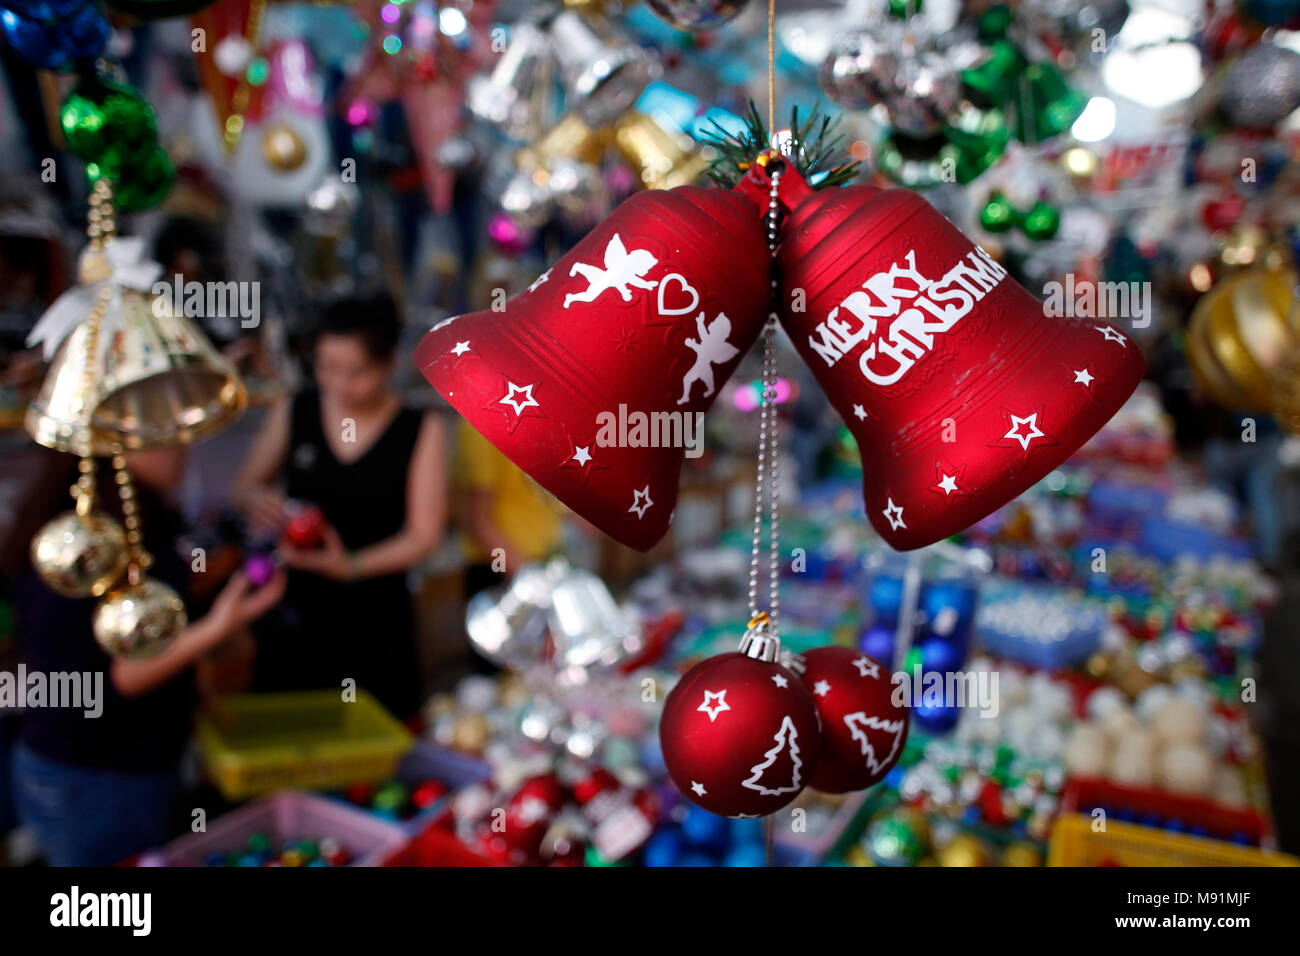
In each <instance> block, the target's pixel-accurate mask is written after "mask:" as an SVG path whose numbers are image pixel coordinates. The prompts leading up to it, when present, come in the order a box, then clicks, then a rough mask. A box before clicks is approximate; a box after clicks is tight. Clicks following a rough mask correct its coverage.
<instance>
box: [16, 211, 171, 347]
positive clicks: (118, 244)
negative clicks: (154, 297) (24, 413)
mask: <svg viewBox="0 0 1300 956" xmlns="http://www.w3.org/2000/svg"><path fill="white" fill-rule="evenodd" d="M82 255H85V252H83V253H82ZM104 258H105V259H107V260H108V264H109V266H110V267H111V268H112V272H111V273H109V276H108V278H107V279H102V280H100V281H99V282H92V283H90V284H89V285H75V286H73V287H72V288H71V289H69V290H68V291H67V292H65V293H63V295H61V296H59V297H58V298H57V299H55V300H54V304H53V305H51V306H50V307H49V308H48V309H46V310H45V314H44V315H42V316H41V317H40V319H39V320H38V321H37V323H36V325H35V326H33V327H32V331H31V334H30V335H28V336H27V346H28V348H32V347H35V346H36V345H39V344H40V343H42V342H43V343H45V357H46V358H47V359H50V358H53V357H54V353H55V352H56V351H57V350H58V348H59V345H60V344H62V342H63V340H64V339H66V338H67V337H68V336H69V335H71V334H72V330H73V329H75V328H76V327H77V326H78V325H79V324H80V323H82V322H83V321H85V319H86V316H88V315H90V311H91V309H93V308H94V306H95V302H96V300H97V299H98V298H99V296H100V295H101V294H102V292H103V290H104V288H105V287H107V288H108V290H109V296H110V299H109V306H108V309H107V314H110V315H111V314H112V313H113V312H114V311H115V310H117V309H120V307H121V302H122V289H124V288H127V289H135V290H136V291H137V292H143V293H146V294H148V293H149V292H150V291H151V290H152V289H153V286H154V283H155V282H157V281H158V277H159V276H161V275H162V271H163V267H162V266H161V265H159V264H158V263H156V262H152V261H150V260H148V259H145V258H144V239H142V238H141V237H139V236H128V237H126V238H122V239H118V238H114V239H109V240H108V241H107V242H105V243H104Z"/></svg>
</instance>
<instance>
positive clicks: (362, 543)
mask: <svg viewBox="0 0 1300 956" xmlns="http://www.w3.org/2000/svg"><path fill="white" fill-rule="evenodd" d="M420 424H421V414H420V412H418V411H416V410H415V409H411V408H403V409H401V410H400V411H399V412H398V413H397V415H396V416H395V417H394V418H393V420H392V422H391V423H389V425H388V427H387V429H385V430H384V432H383V434H381V435H380V436H379V438H378V439H376V441H375V443H374V444H373V445H372V446H371V447H370V448H369V449H367V450H366V451H365V453H363V454H362V456H361V457H360V458H358V459H357V460H356V461H353V462H346V463H345V462H341V461H339V460H338V459H337V458H335V457H334V453H333V452H332V451H331V450H330V446H329V442H328V441H327V440H326V438H325V433H324V431H323V430H322V428H323V425H322V422H321V407H320V396H319V394H318V393H317V392H316V391H314V390H312V391H305V392H302V393H300V394H299V395H298V396H297V397H296V398H295V399H294V402H293V408H292V412H291V419H290V429H289V451H288V462H287V465H286V478H287V482H286V488H285V493H286V495H287V496H288V497H289V498H290V499H293V500H295V501H300V502H306V503H310V504H314V505H315V506H316V507H318V508H320V510H321V511H322V512H323V513H324V515H325V519H326V520H327V521H328V522H329V523H330V524H331V525H332V526H333V527H334V528H335V530H337V531H338V533H339V537H341V538H342V539H343V544H344V547H346V548H347V549H348V550H349V551H357V550H360V549H362V548H365V547H368V546H369V545H372V544H375V543H377V542H379V541H383V540H384V539H386V538H390V537H392V536H393V535H395V534H397V533H398V532H400V531H401V530H402V527H403V526H404V525H405V523H406V504H407V502H406V478H407V470H408V468H409V466H410V463H411V453H412V451H413V450H414V448H415V442H416V438H417V437H418V436H419V433H420ZM254 630H255V633H256V634H257V637H258V650H257V667H256V672H255V678H254V687H255V688H256V689H258V690H304V689H310V688H326V687H328V688H332V689H335V690H340V689H341V688H342V686H343V681H344V680H345V679H347V678H352V679H354V680H355V681H356V683H357V686H359V687H361V688H362V689H364V690H367V691H369V692H370V693H371V694H373V695H374V696H375V697H377V698H378V699H379V701H380V702H381V703H382V704H383V705H384V706H385V707H387V708H388V709H389V710H390V711H392V712H393V714H394V715H395V716H397V717H399V718H402V719H404V718H406V717H410V716H411V715H413V714H414V713H416V711H417V710H418V709H419V706H420V686H419V658H418V655H417V653H416V647H415V614H414V609H413V606H412V602H411V595H410V591H409V590H408V588H407V585H406V575H405V573H398V574H389V575H383V576H381V577H374V578H366V579H364V580H361V581H355V582H350V583H349V582H339V581H331V580H329V579H327V578H323V577H320V576H318V575H314V574H309V573H307V572H304V571H290V572H289V585H288V589H287V591H286V593H285V599H284V601H283V602H282V604H281V605H280V607H279V609H278V610H276V611H273V612H272V613H270V614H268V615H267V616H266V617H265V618H263V619H262V621H261V622H259V626H257V627H255V629H254Z"/></svg>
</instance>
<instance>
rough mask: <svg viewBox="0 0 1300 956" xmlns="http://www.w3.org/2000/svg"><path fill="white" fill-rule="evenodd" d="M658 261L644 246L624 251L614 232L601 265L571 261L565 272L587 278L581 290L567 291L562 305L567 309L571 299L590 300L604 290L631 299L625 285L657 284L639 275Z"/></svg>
mask: <svg viewBox="0 0 1300 956" xmlns="http://www.w3.org/2000/svg"><path fill="white" fill-rule="evenodd" d="M658 262H659V260H658V259H656V258H655V257H654V256H653V255H651V254H650V253H649V252H647V251H646V250H645V249H633V250H632V251H631V252H628V251H627V247H626V246H624V245H623V240H622V239H621V238H619V235H618V233H614V238H612V239H610V240H609V245H607V246H605V268H603V269H602V268H600V266H593V265H588V264H587V263H585V262H575V263H574V264H573V268H572V269H570V270H569V275H570V276H576V275H581V276H582V277H583V278H584V279H586V280H587V289H586V291H585V292H570V293H569V294H568V295H566V296H565V297H564V307H565V308H566V309H567V308H568V307H569V303H571V302H594V301H595V300H596V297H597V296H599V295H600V294H601V293H602V292H604V291H605V290H606V289H617V290H618V294H619V295H620V296H622V297H623V301H624V302H631V301H632V293H631V292H630V291H629V290H628V286H635V287H636V288H638V289H653V288H654V287H655V286H657V285H658V284H659V283H658V281H656V280H646V279H644V278H642V277H643V276H644V275H645V274H646V273H647V272H649V271H650V270H651V269H653V268H654V267H655V265H656V264H657V263H658Z"/></svg>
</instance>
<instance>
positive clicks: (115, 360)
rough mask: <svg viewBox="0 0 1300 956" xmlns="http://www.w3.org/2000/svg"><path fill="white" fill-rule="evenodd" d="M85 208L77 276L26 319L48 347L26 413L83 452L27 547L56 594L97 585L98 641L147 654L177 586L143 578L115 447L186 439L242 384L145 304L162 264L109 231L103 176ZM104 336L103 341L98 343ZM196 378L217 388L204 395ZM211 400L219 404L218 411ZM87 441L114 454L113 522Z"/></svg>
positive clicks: (145, 561)
mask: <svg viewBox="0 0 1300 956" xmlns="http://www.w3.org/2000/svg"><path fill="white" fill-rule="evenodd" d="M87 219H88V225H87V227H86V234H87V236H88V237H89V239H90V242H89V244H88V246H87V248H86V250H85V251H84V252H83V254H82V256H81V261H80V263H79V280H80V285H79V286H78V287H77V288H76V289H73V290H71V291H70V292H67V293H64V295H63V296H60V298H59V299H58V301H56V302H55V304H54V305H53V306H51V308H50V310H49V311H47V312H46V314H45V315H44V316H42V317H41V321H40V322H38V323H37V328H36V329H35V330H33V335H32V338H31V340H30V341H31V342H32V343H33V344H34V343H36V342H41V343H44V344H45V347H46V350H47V353H48V351H49V350H51V349H54V348H57V349H58V352H57V354H56V356H55V360H54V363H53V364H52V365H51V367H50V370H49V372H48V373H47V375H46V380H45V382H44V383H43V384H42V387H41V393H40V397H39V399H38V400H37V403H36V404H35V405H34V406H33V408H32V409H31V410H30V412H29V414H28V418H27V428H28V431H29V432H31V434H32V437H33V438H35V439H36V440H37V441H38V442H40V443H41V444H43V445H47V446H49V447H52V448H57V449H59V450H61V451H74V452H76V453H77V454H79V455H80V456H81V461H80V463H79V471H80V476H79V477H78V479H77V483H76V484H75V485H74V486H73V488H72V495H73V497H74V498H75V499H76V502H77V506H76V509H75V510H74V511H72V512H68V513H65V514H62V515H60V516H58V517H56V518H55V519H54V520H53V521H51V522H50V523H48V524H47V525H45V527H43V528H42V529H41V530H40V531H39V532H37V534H36V536H35V538H33V540H32V545H31V558H32V563H33V565H34V566H35V568H36V570H37V573H38V574H39V575H40V576H41V578H42V579H43V580H45V581H46V583H48V584H49V585H50V587H51V588H53V589H54V590H56V591H58V592H59V593H60V594H64V595H67V596H69V597H99V596H103V600H102V601H101V602H100V604H99V606H98V607H97V608H96V609H95V614H94V622H93V630H94V634H95V640H96V641H98V642H99V644H100V646H102V647H103V648H104V650H105V651H107V652H108V653H109V654H111V655H114V656H119V657H146V656H149V655H151V654H155V653H157V652H158V651H159V650H161V649H162V647H163V646H165V645H166V644H167V643H168V642H169V641H170V640H172V639H173V638H174V637H175V636H176V635H177V634H179V633H180V631H181V630H182V629H183V628H184V627H185V625H186V624H187V623H188V621H187V617H186V613H185V605H184V603H183V602H182V601H181V599H180V596H179V595H178V594H177V593H176V592H175V591H174V590H173V589H172V588H170V587H168V586H167V585H165V584H163V583H161V582H158V581H153V580H149V579H148V578H146V577H145V572H146V571H147V570H148V568H149V565H150V564H151V563H152V558H151V556H150V555H149V553H148V552H147V551H145V550H144V547H143V536H142V533H141V528H140V515H139V509H138V506H137V502H136V496H135V489H134V486H133V485H132V483H131V476H130V473H129V472H128V471H127V467H126V456H125V451H124V446H125V447H135V448H145V447H158V446H160V445H164V444H175V443H178V442H184V441H189V440H192V439H193V437H194V435H195V434H197V433H198V432H199V431H200V430H203V431H206V430H208V429H210V428H211V427H213V426H214V425H215V424H216V423H219V422H223V421H224V420H226V419H227V418H228V417H229V415H230V414H232V413H233V412H234V411H238V410H239V409H241V408H242V407H243V402H244V390H243V385H242V384H241V383H240V382H239V378H238V376H237V375H236V374H235V372H234V369H233V368H231V367H229V365H228V363H225V360H224V359H221V358H220V356H218V355H217V354H216V353H215V351H214V350H213V349H212V346H211V345H210V344H208V343H207V340H206V339H204V338H203V336H202V335H201V334H200V333H199V332H198V330H197V329H196V328H194V327H193V326H192V325H191V324H190V323H189V322H188V320H185V319H184V317H183V316H179V317H178V316H174V315H171V313H170V312H167V313H166V315H167V316H168V317H170V318H171V319H179V320H180V321H179V322H173V323H171V324H168V323H166V322H163V321H161V320H160V319H159V317H158V316H157V315H156V314H155V312H154V309H153V308H152V307H151V306H150V305H149V304H148V300H147V299H145V297H144V294H143V292H142V287H143V288H146V289H147V288H149V287H150V284H151V283H152V282H153V281H154V280H155V279H156V278H157V275H158V272H160V271H161V269H160V268H159V267H157V266H154V265H153V264H150V263H142V262H140V261H139V259H140V256H139V252H140V250H139V247H138V246H137V245H134V244H133V243H132V242H131V241H129V240H119V239H116V238H115V232H116V228H115V224H114V218H113V204H112V191H111V188H110V187H109V184H108V182H107V181H106V180H104V179H100V180H99V181H98V182H96V184H95V188H94V191H93V192H92V194H91V197H90V211H89V213H88V216H87ZM137 300H138V302H137ZM151 319H152V320H157V321H151ZM187 326H188V329H187V328H186V327H187ZM177 333H179V337H178V334H177ZM106 338H111V339H112V341H110V342H108V343H107V344H105V339H106ZM60 343H61V344H60ZM132 350H137V351H134V352H133V351H132ZM160 352H161V353H163V354H161V355H160V354H158V353H160ZM209 359H211V361H209ZM205 382H206V383H207V384H208V385H209V386H212V387H213V388H215V391H214V392H211V393H210V394H207V395H205V394H204V392H203V390H202V389H203V386H204V383H205ZM231 386H233V392H232V391H230V387H231ZM106 405H107V407H105V406H106ZM165 407H169V408H171V410H172V412H173V414H174V416H175V419H176V420H174V421H173V422H171V423H168V422H166V421H164V420H163V419H162V417H161V414H162V409H163V408H165ZM217 409H225V410H226V411H225V412H224V414H222V415H220V416H218V415H217V414H216V410H217ZM200 412H202V413H203V414H199V413H200ZM209 412H211V414H208V413H209ZM168 438H170V441H169V440H168ZM97 452H103V453H107V454H109V455H111V456H112V461H113V469H114V473H115V474H114V478H115V483H116V485H117V492H118V496H119V498H120V500H121V505H122V515H123V522H122V524H118V523H117V522H116V521H114V520H113V519H112V518H109V517H108V516H106V515H104V514H103V513H101V512H98V511H97V510H96V508H95V499H96V487H95V484H96V483H95V460H94V457H93V455H94V454H95V453H97Z"/></svg>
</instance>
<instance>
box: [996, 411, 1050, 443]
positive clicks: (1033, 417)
mask: <svg viewBox="0 0 1300 956" xmlns="http://www.w3.org/2000/svg"><path fill="white" fill-rule="evenodd" d="M1025 425H1028V426H1029V431H1028V433H1026V434H1023V435H1022V434H1021V433H1020V429H1021V427H1022V426H1025ZM1002 437H1003V438H1014V439H1015V440H1016V441H1018V442H1020V447H1021V448H1022V449H1024V450H1025V451H1029V443H1030V442H1031V441H1033V440H1034V439H1035V438H1045V437H1046V436H1045V435H1044V434H1043V430H1042V429H1041V428H1039V427H1038V412H1030V413H1029V414H1028V415H1026V416H1025V417H1024V418H1021V417H1020V416H1019V415H1012V416H1011V428H1010V430H1009V431H1008V432H1007V433H1006V434H1005V435H1003V436H1002Z"/></svg>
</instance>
